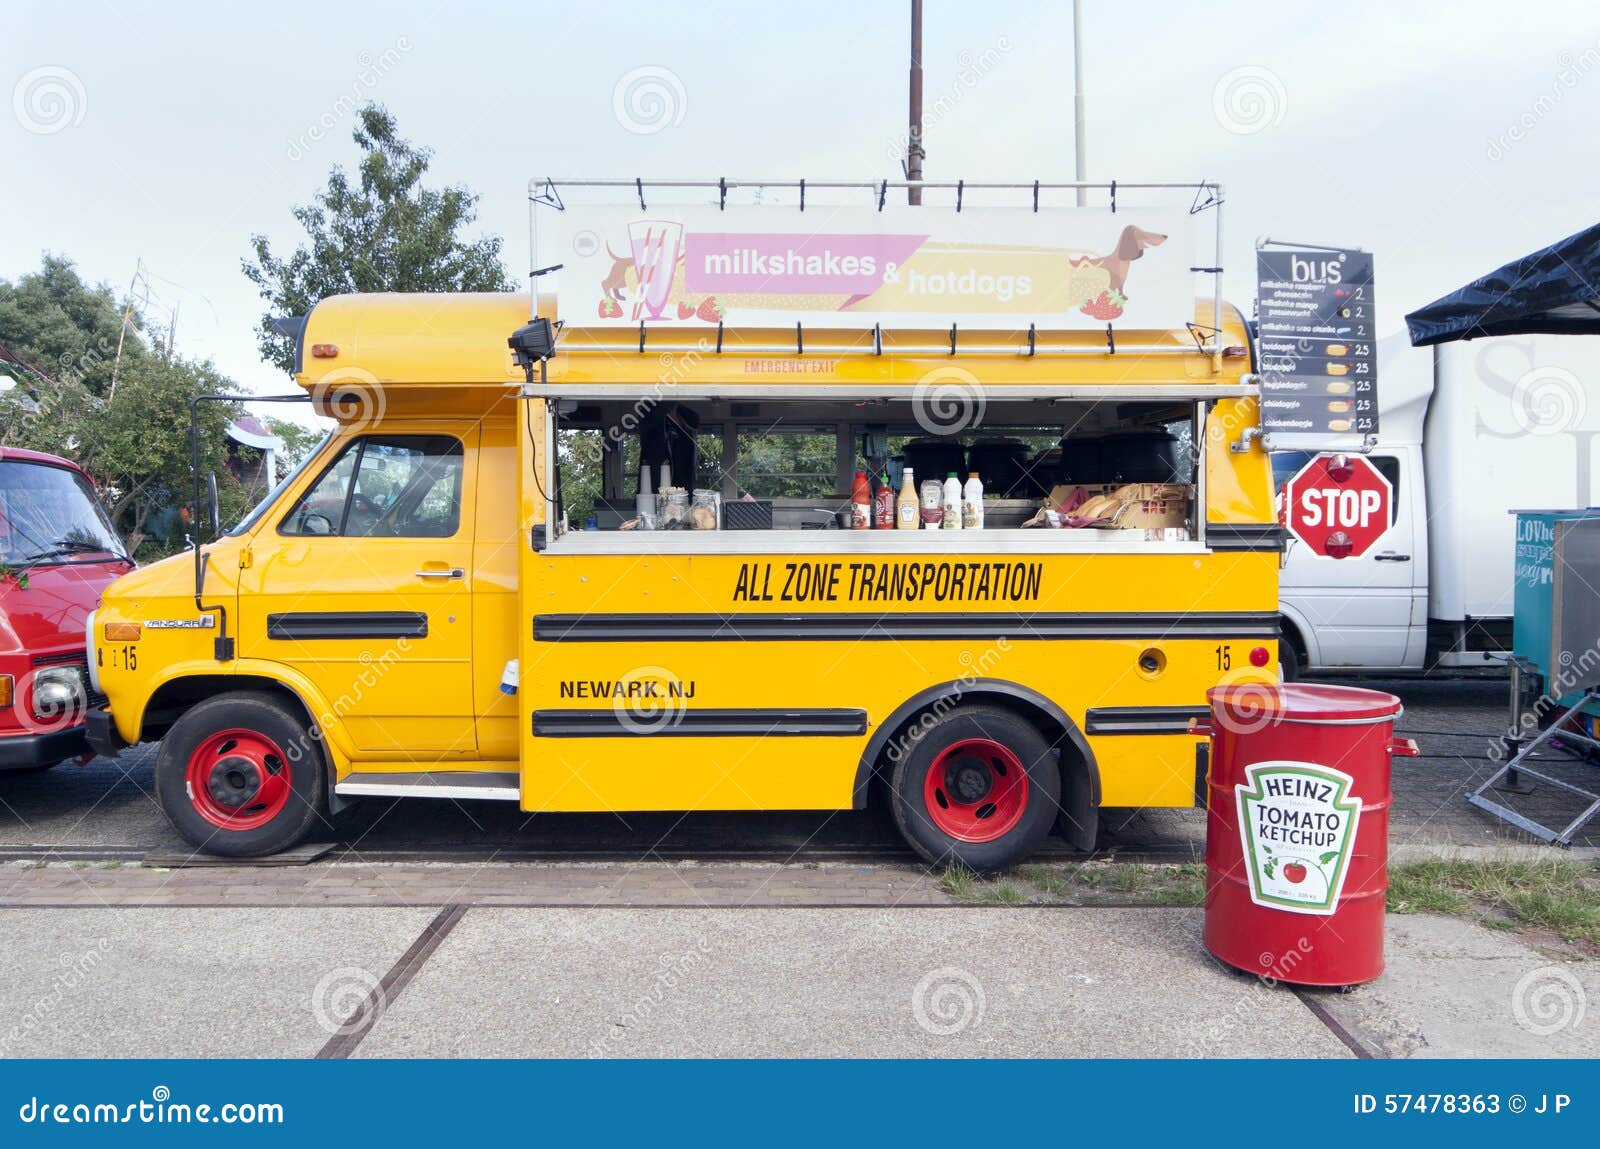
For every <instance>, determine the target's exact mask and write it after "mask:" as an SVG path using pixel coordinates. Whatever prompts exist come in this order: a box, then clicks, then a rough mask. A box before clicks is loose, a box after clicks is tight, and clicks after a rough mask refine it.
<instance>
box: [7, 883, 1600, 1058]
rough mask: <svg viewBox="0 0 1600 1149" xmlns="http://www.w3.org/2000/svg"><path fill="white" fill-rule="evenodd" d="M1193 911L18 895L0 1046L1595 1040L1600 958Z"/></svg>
mask: <svg viewBox="0 0 1600 1149" xmlns="http://www.w3.org/2000/svg"><path fill="white" fill-rule="evenodd" d="M1200 925H1201V913H1200V912H1199V911H1197V910H1187V909H1184V910H1178V909H1148V908H1141V909H1133V908H1127V909H1111V908H1091V907H1059V908H1047V907H1017V908H1001V907H975V906H943V907H940V906H907V905H899V906H894V905H886V906H882V907H877V908H813V909H796V908H783V909H777V908H737V907H727V908H705V907H695V908H679V909H673V908H657V909H640V908H633V907H626V906H613V907H562V906H547V907H539V908H514V907H491V906H480V907H474V908H468V907H466V906H464V905H461V904H451V905H448V906H444V907H425V906H413V907H398V906H397V907H388V908H383V907H373V906H345V907H326V906H307V905H301V906H279V907H268V906H261V907H256V908H237V909H231V908H203V907H150V908H131V907H101V906H86V907H82V908H43V907H40V908H30V907H13V908H7V909H0V960H3V961H4V964H5V968H6V970H7V971H8V976H7V977H6V978H5V979H0V1054H4V1055H5V1056H13V1057H23V1056H40V1057H50V1056H75V1057H138V1056H146V1057H169V1056H179V1057H204V1058H217V1057H230V1056H274V1055H276V1056H299V1057H311V1056H318V1055H321V1056H335V1057H346V1056H359V1057H391V1056H402V1057H403V1056H450V1057H458V1056H572V1057H584V1056H757V1057H760V1056H820V1057H828V1056H867V1057H877V1056H912V1057H952V1056H1002V1057H1010V1056H1045V1057H1108V1056H1125V1057H1145V1056H1154V1057H1183V1056H1191V1057H1194V1056H1198V1057H1246V1056H1252V1057H1304V1056H1309V1057H1349V1056H1378V1057H1384V1056H1398V1057H1404V1056H1464V1057H1471V1056H1494V1055H1514V1056H1534V1057H1541V1056H1551V1057H1594V1056H1597V1055H1600V963H1597V962H1594V961H1586V962H1572V961H1561V960H1556V959H1553V958H1551V957H1549V956H1546V955H1543V954H1540V953H1538V952H1536V951H1535V950H1533V949H1531V948H1529V947H1528V946H1527V945H1525V944H1524V943H1523V942H1522V941H1521V940H1519V939H1517V938H1515V937H1512V936H1509V935H1506V934H1502V933H1494V932H1491V931H1488V930H1485V929H1482V928H1481V927H1478V926H1476V925H1473V924H1471V923H1468V922H1465V921H1460V920H1455V919H1445V918H1431V917H1392V918H1391V919H1390V924H1389V943H1390V944H1389V971H1388V972H1387V973H1386V974H1385V975H1384V977H1383V978H1381V979H1380V980H1379V981H1378V982H1376V983H1374V984H1373V985H1371V986H1367V987H1362V988H1361V989H1358V990H1356V991H1355V992H1353V993H1350V994H1347V995H1339V994H1336V993H1327V992H1315V993H1312V992H1302V993H1296V992H1294V991H1291V990H1289V989H1286V988H1283V987H1270V986H1267V985H1264V984H1262V983H1260V982H1258V981H1257V980H1255V979H1253V978H1250V977H1246V976H1244V975H1240V974H1237V973H1234V972H1232V971H1228V970H1225V969H1223V968H1221V967H1219V966H1218V965H1217V964H1216V963H1215V962H1214V961H1213V960H1212V959H1210V958H1209V957H1208V956H1207V955H1206V954H1205V952H1204V951H1203V949H1202V948H1201V946H1200V938H1199V934H1200Z"/></svg>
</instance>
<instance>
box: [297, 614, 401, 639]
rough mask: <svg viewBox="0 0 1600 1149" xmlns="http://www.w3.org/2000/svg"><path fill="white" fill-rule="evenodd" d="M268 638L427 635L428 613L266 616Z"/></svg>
mask: <svg viewBox="0 0 1600 1149" xmlns="http://www.w3.org/2000/svg"><path fill="white" fill-rule="evenodd" d="M267 637H268V638H290V639H314V638H427V637H428V616H427V615H426V614H423V613H422V612H421V611H414V610H371V611H315V612H313V611H303V612H299V613H294V614H269V615H267Z"/></svg>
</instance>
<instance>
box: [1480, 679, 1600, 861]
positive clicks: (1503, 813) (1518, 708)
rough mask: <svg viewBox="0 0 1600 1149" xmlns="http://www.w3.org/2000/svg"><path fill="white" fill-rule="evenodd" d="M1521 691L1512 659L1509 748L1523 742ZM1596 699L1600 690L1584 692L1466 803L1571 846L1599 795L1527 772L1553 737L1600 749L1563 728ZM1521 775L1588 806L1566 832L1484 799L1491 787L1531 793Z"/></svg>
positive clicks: (1599, 807) (1599, 808)
mask: <svg viewBox="0 0 1600 1149" xmlns="http://www.w3.org/2000/svg"><path fill="white" fill-rule="evenodd" d="M1521 688H1522V668H1521V666H1520V664H1519V663H1518V661H1517V660H1515V659H1513V660H1512V663H1511V700H1512V701H1511V712H1512V713H1511V731H1510V733H1509V734H1508V735H1507V737H1506V742H1507V745H1508V746H1515V745H1518V744H1519V743H1520V742H1521V741H1522V733H1521V720H1522V713H1521V712H1522V689H1521ZM1597 699H1600V687H1593V686H1591V687H1589V688H1588V689H1587V690H1585V691H1584V692H1583V697H1582V698H1580V699H1579V700H1578V701H1577V702H1576V703H1575V704H1574V705H1572V706H1570V707H1568V708H1567V709H1566V710H1565V711H1563V712H1562V714H1561V716H1560V717H1559V718H1557V719H1556V720H1555V721H1554V722H1552V723H1550V725H1549V726H1547V727H1545V728H1544V730H1542V731H1541V732H1540V733H1539V736H1538V737H1537V738H1535V739H1533V741H1531V742H1529V743H1528V744H1527V745H1526V746H1523V747H1522V748H1521V749H1520V750H1518V751H1517V753H1516V754H1515V756H1513V757H1512V758H1511V760H1510V761H1508V762H1507V763H1506V764H1505V765H1504V766H1502V767H1500V769H1498V770H1496V771H1495V772H1494V774H1493V776H1491V777H1490V778H1489V780H1488V781H1486V782H1484V784H1483V785H1481V786H1479V787H1478V788H1477V789H1476V790H1474V791H1473V792H1472V793H1471V794H1469V795H1467V801H1468V802H1470V803H1472V805H1474V806H1476V807H1478V808H1479V809H1480V810H1487V811H1489V813H1491V814H1493V815H1494V816H1495V817H1497V818H1499V819H1501V820H1502V821H1505V822H1509V823H1511V824H1512V825H1513V826H1515V827H1517V828H1518V829H1519V830H1526V831H1527V832H1528V833H1530V834H1532V835H1533V836H1534V837H1536V838H1538V839H1540V840H1541V841H1545V842H1555V843H1556V844H1557V845H1561V846H1570V845H1571V844H1572V839H1573V837H1574V836H1575V835H1576V834H1577V833H1578V831H1579V830H1581V829H1583V827H1584V825H1585V824H1587V823H1588V821H1589V819H1591V818H1593V817H1594V816H1595V815H1596V814H1600V794H1596V793H1594V792H1593V791H1590V790H1585V789H1583V788H1582V787H1580V786H1574V785H1572V784H1571V783H1570V782H1563V781H1562V780H1561V779H1559V778H1552V777H1551V776H1550V775H1548V774H1542V773H1540V772H1539V771H1537V770H1533V769H1530V768H1529V766H1528V763H1529V762H1531V761H1534V758H1533V755H1534V753H1535V752H1536V751H1537V750H1538V749H1539V747H1540V746H1542V745H1544V744H1545V743H1546V742H1548V741H1549V740H1550V739H1552V738H1556V737H1559V738H1562V739H1564V740H1567V741H1571V742H1578V743H1582V744H1583V745H1585V746H1587V747H1589V748H1590V749H1591V750H1600V740H1596V739H1594V738H1591V737H1589V735H1587V734H1580V733H1577V732H1576V731H1573V730H1568V729H1565V726H1566V723H1567V720H1568V719H1570V718H1572V717H1573V716H1574V715H1576V714H1578V713H1579V712H1580V711H1581V710H1582V709H1583V707H1584V705H1585V704H1587V703H1589V702H1593V701H1596V700H1597ZM1523 775H1527V776H1528V777H1529V778H1535V779H1537V780H1538V781H1540V782H1544V783H1547V784H1548V785H1551V786H1554V787H1556V788H1557V789H1558V790H1565V791H1566V792H1567V793H1569V794H1576V795H1577V796H1578V797H1580V798H1587V799H1588V800H1589V805H1588V806H1587V807H1586V808H1585V809H1584V811H1583V813H1581V814H1579V815H1578V816H1577V817H1576V818H1574V819H1573V820H1572V821H1571V822H1569V823H1568V824H1567V826H1566V828H1565V829H1561V830H1552V829H1551V828H1550V827H1548V826H1543V825H1540V824H1539V823H1538V822H1535V821H1534V820H1533V819H1532V818H1529V817H1528V816H1527V815H1525V814H1519V813H1518V812H1517V811H1515V810H1513V809H1511V808H1510V807H1509V806H1504V805H1502V804H1501V803H1499V802H1496V801H1494V800H1493V799H1490V798H1485V797H1484V796H1483V795H1484V791H1485V790H1489V789H1491V788H1493V789H1497V790H1508V791H1510V792H1512V793H1516V794H1530V793H1532V792H1533V787H1531V786H1528V787H1524V786H1522V784H1521V778H1522V776H1523ZM1502 780H1503V784H1502Z"/></svg>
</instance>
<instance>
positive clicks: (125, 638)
mask: <svg viewBox="0 0 1600 1149" xmlns="http://www.w3.org/2000/svg"><path fill="white" fill-rule="evenodd" d="M143 631H144V627H143V626H142V625H140V624H139V623H137V622H108V623H106V641H107V642H138V641H139V636H140V634H142V633H143Z"/></svg>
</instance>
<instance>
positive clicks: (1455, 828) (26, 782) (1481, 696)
mask: <svg viewBox="0 0 1600 1149" xmlns="http://www.w3.org/2000/svg"><path fill="white" fill-rule="evenodd" d="M1369 685H1375V686H1380V687H1384V688H1387V689H1392V690H1395V691H1396V692H1397V693H1399V694H1400V695H1401V697H1402V698H1403V699H1404V700H1405V703H1406V713H1405V717H1404V720H1403V722H1402V725H1401V729H1402V732H1406V731H1416V732H1417V734H1416V737H1417V739H1418V741H1419V742H1420V743H1421V744H1422V747H1423V751H1424V755H1425V756H1424V757H1422V758H1418V759H1399V760H1397V761H1396V764H1395V783H1394V787H1395V796H1396V802H1395V809H1394V814H1393V819H1392V835H1393V841H1394V843H1395V844H1397V845H1405V844H1412V843H1423V844H1442V843H1449V844H1456V845H1494V844H1498V843H1503V842H1527V841H1531V839H1529V838H1527V837H1526V836H1525V835H1523V834H1522V833H1520V832H1519V831H1516V830H1514V829H1511V828H1510V827H1508V826H1505V825H1503V824H1502V823H1500V822H1498V821H1496V820H1495V819H1493V818H1491V817H1489V816H1488V815H1486V814H1484V813H1482V812H1480V811H1477V810H1474V809H1472V808H1471V807H1469V806H1467V804H1466V802H1465V794H1466V793H1467V792H1468V791H1469V790H1470V789H1471V788H1472V787H1473V786H1475V785H1476V784H1477V782H1478V781H1479V780H1480V779H1481V778H1482V777H1484V776H1486V775H1487V774H1488V773H1489V772H1490V771H1491V770H1492V769H1493V763H1492V762H1491V761H1490V760H1489V759H1488V757H1487V754H1488V750H1489V746H1490V744H1491V741H1492V739H1493V737H1494V735H1495V734H1496V733H1497V732H1498V731H1499V730H1500V729H1501V727H1502V726H1503V724H1504V721H1505V686H1504V684H1503V683H1502V682H1471V681H1467V682H1461V681H1457V682H1399V683H1376V684H1369ZM152 760H153V749H152V748H150V747H141V748H139V749H138V750H135V751H130V752H128V753H125V754H123V755H122V757H121V758H119V759H117V760H116V761H109V760H105V759H97V760H95V761H93V762H91V763H89V764H88V765H86V766H74V765H68V766H62V767H59V768H58V769H56V770H54V771H51V772H50V773H47V774H43V775H32V776H17V775H10V776H7V775H0V857H3V856H5V851H6V848H7V847H12V848H13V849H14V848H16V847H34V846H56V847H64V846H92V847H99V848H108V847H130V848H131V849H129V850H128V851H127V853H128V856H137V854H139V853H142V852H143V851H145V850H151V849H167V848H170V849H177V848H181V846H182V843H181V841H180V839H179V838H178V837H177V835H176V834H174V833H173V832H172V830H171V828H170V827H169V826H168V825H167V824H166V821H165V819H164V818H163V817H162V816H161V813H160V811H159V810H158V809H157V808H156V806H155V803H154V801H153V799H152V797H151V763H152ZM1570 773H1571V777H1572V778H1573V779H1574V780H1578V781H1582V780H1584V776H1585V775H1587V776H1588V777H1587V780H1588V782H1589V784H1590V785H1593V784H1594V783H1595V782H1597V781H1600V770H1597V769H1596V768H1593V767H1589V766H1576V767H1574V768H1572V770H1571V772H1570ZM1516 801H1518V802H1520V803H1522V804H1523V805H1524V807H1525V808H1526V809H1528V810H1529V812H1531V813H1534V814H1536V815H1539V816H1541V817H1543V818H1546V819H1551V820H1553V819H1557V818H1561V819H1563V820H1565V819H1566V818H1570V817H1571V816H1572V815H1573V814H1574V813H1575V812H1576V809H1577V807H1576V806H1575V804H1574V802H1573V800H1572V799H1570V798H1569V797H1565V796H1563V795H1561V794H1560V793H1559V792H1557V791H1554V790H1549V789H1546V790H1544V791H1541V792H1538V793H1535V794H1534V795H1531V796H1529V797H1527V798H1518V799H1516ZM1105 826H1106V839H1105V841H1106V845H1107V846H1108V847H1110V848H1114V849H1118V850H1120V851H1122V852H1124V853H1132V854H1138V855H1143V856H1148V857H1159V858H1188V857H1198V856H1199V853H1200V847H1201V843H1202V840H1203V836H1204V831H1205V826H1204V818H1203V817H1202V816H1201V815H1200V814H1199V812H1197V811H1169V810H1161V811H1126V810H1125V811H1107V812H1106V816H1105ZM327 836H328V837H329V838H331V839H332V840H335V841H337V842H340V843H342V844H344V845H347V846H350V847H353V848H355V849H357V850H359V851H360V852H361V853H362V854H363V855H365V856H373V857H390V856H394V855H397V854H410V853H417V852H421V853H426V854H429V855H430V856H448V853H447V852H449V851H454V850H466V851H469V852H470V854H471V856H480V857H481V856H486V855H487V854H489V853H494V852H498V853H499V855H500V856H503V857H504V856H515V855H516V854H518V853H521V852H535V853H539V854H542V855H544V856H548V857H570V856H593V857H611V858H650V857H657V858H682V857H727V856H730V855H732V856H741V855H751V856H761V857H771V858H784V857H790V856H793V857H796V858H799V859H817V858H823V859H826V858H839V857H851V856H863V857H878V858H889V857H895V856H904V853H903V846H902V845H901V843H900V840H899V837H898V835H897V834H896V832H895V830H894V827H893V826H892V825H891V824H890V822H889V821H888V819H886V818H885V817H883V816H882V815H881V814H880V813H877V812H872V811H868V812H861V813H857V812H844V813H838V814H830V815H797V814H781V815H773V814H690V815H678V814H647V815H631V814H630V815H628V816H626V817H616V816H612V815H603V816H590V815H545V816H542V817H539V818H530V817H528V816H527V815H525V814H522V813H521V812H519V811H518V810H516V809H515V808H514V807H513V806H512V805H511V804H509V803H492V802H489V803H459V804H456V803H445V802H436V801H432V800H427V799H407V800H387V799H377V800H368V801H366V802H364V803H362V804H361V805H360V806H359V807H357V808H356V809H355V810H354V811H351V812H350V813H349V814H347V815H345V816H343V817H342V818H341V819H340V820H339V822H338V824H337V825H336V826H335V827H334V828H333V830H332V831H331V832H330V833H329V835H327ZM1580 844H1587V845H1600V820H1597V821H1596V823H1595V824H1593V825H1592V826H1591V827H1590V831H1589V833H1588V834H1587V835H1586V837H1584V838H1583V839H1580ZM1053 849H1054V850H1055V852H1056V853H1058V854H1060V855H1063V856H1065V855H1067V854H1068V853H1069V851H1068V848H1067V847H1066V846H1065V845H1064V844H1061V843H1056V844H1055V845H1054V846H1053Z"/></svg>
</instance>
